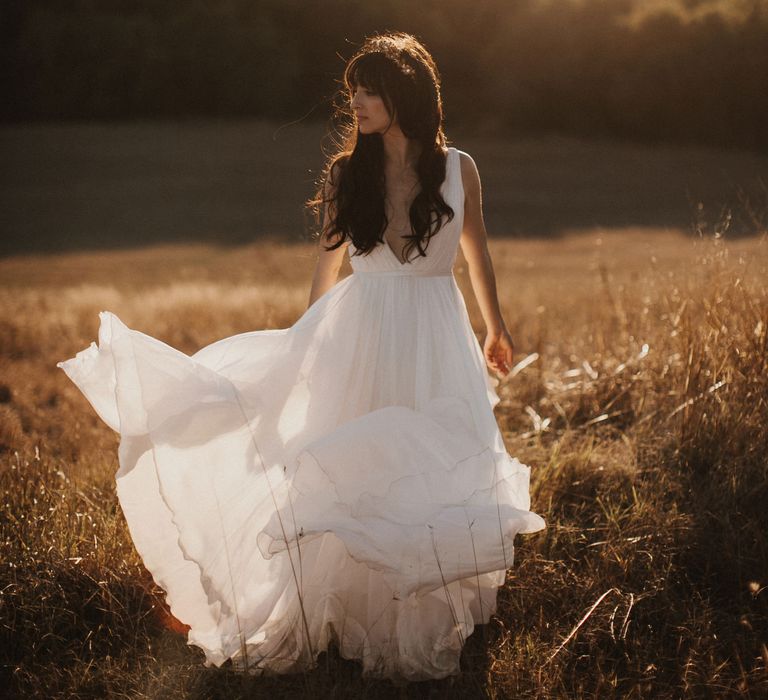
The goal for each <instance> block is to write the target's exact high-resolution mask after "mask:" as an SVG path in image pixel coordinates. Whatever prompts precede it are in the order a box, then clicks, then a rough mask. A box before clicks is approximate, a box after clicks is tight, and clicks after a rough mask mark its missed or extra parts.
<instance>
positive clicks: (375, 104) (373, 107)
mask: <svg viewBox="0 0 768 700" xmlns="http://www.w3.org/2000/svg"><path fill="white" fill-rule="evenodd" d="M349 104H350V108H351V109H352V111H353V112H354V113H355V117H356V118H357V124H358V129H359V130H360V132H361V133H363V134H374V133H377V132H379V133H385V132H386V131H387V129H388V128H389V127H390V123H389V122H390V116H389V112H387V107H386V105H385V104H384V100H383V99H382V98H381V95H377V94H376V93H375V92H373V91H372V90H368V89H366V88H364V87H363V86H362V85H357V86H353V87H352V88H351V89H350V102H349ZM393 125H394V124H393Z"/></svg>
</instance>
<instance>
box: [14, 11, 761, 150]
mask: <svg viewBox="0 0 768 700" xmlns="http://www.w3.org/2000/svg"><path fill="white" fill-rule="evenodd" d="M709 1H710V2H711V0H709ZM639 2H640V0H472V1H471V2H470V0H420V2H418V3H412V2H410V0H377V2H376V3H367V2H354V1H352V0H324V1H323V2H319V1H318V0H257V1H255V0H222V1H220V2H210V1H208V0H165V1H164V2H161V3H158V2H156V0H101V1H95V0H36V2H34V3H31V2H29V0H5V1H4V2H3V3H2V5H1V6H0V60H1V61H2V66H1V67H0V88H1V89H2V94H3V100H2V101H0V120H2V121H4V122H6V123H8V122H25V121H37V120H61V119H88V120H90V119H98V120H111V119H145V118H184V117H230V116H231V117H263V118H268V119H279V120H286V121H290V120H295V119H308V120H314V119H327V118H328V116H329V115H330V114H331V113H332V107H333V100H334V92H335V90H336V89H337V88H338V87H339V84H338V79H339V78H340V75H341V71H342V68H343V65H344V59H346V58H348V57H349V56H351V54H352V53H353V52H354V50H355V48H356V47H357V45H359V43H361V42H362V40H363V38H364V37H365V36H366V35H368V34H371V33H374V32H376V31H381V30H385V29H398V30H402V31H409V32H412V33H414V34H416V35H417V36H418V37H419V38H420V39H422V40H423V41H424V43H425V44H426V45H427V47H428V48H429V49H430V50H431V51H432V53H433V55H434V56H435V59H436V60H437V63H438V66H439V68H440V71H441V74H442V79H443V98H444V105H445V112H446V121H447V123H448V124H449V125H451V126H459V127H466V128H470V129H476V130H478V131H482V132H485V133H491V134H500V133H509V134H537V133H543V132H561V133H569V134H575V135H583V136H590V137H591V136H599V137H609V138H630V139H637V140H650V141H674V142H678V143H679V142H693V143H708V144H713V145H721V146H729V147H741V148H748V149H764V148H765V147H766V146H768V127H766V123H767V120H766V115H767V114H768V90H767V89H766V87H767V86H768V12H767V11H766V7H765V5H766V3H765V2H764V0H752V2H745V4H744V5H743V8H744V11H743V12H742V13H741V15H740V16H736V17H734V16H730V17H729V16H725V15H724V14H721V13H719V12H716V11H713V12H710V13H705V14H702V13H698V14H697V15H696V16H693V15H692V16H691V17H688V18H686V17H684V16H681V15H680V14H679V13H675V12H672V11H671V10H667V11H658V12H654V13H651V14H649V15H647V16H646V17H645V18H644V20H643V21H642V22H639V23H635V24H630V23H628V22H627V21H626V20H627V17H628V15H629V14H630V13H631V12H632V11H633V9H636V7H637V6H638V4H639ZM706 2H707V0H687V2H686V3H685V6H686V7H687V8H689V9H690V8H691V7H694V8H695V7H697V6H704V5H706Z"/></svg>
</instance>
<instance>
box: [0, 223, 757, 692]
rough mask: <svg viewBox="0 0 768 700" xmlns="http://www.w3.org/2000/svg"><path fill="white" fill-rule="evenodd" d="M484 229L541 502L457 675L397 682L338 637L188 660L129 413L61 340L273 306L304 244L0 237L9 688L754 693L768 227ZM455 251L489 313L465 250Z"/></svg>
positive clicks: (291, 294)
mask: <svg viewBox="0 0 768 700" xmlns="http://www.w3.org/2000/svg"><path fill="white" fill-rule="evenodd" d="M491 251H492V255H493V259H494V264H495V269H496V274H497V280H498V287H499V296H500V300H501V303H502V307H503V309H504V310H505V316H506V318H507V322H508V324H509V326H510V330H511V332H512V336H513V338H514V339H515V343H516V350H517V356H516V358H515V361H516V362H518V361H520V362H521V366H520V367H519V369H518V371H516V372H515V373H514V376H511V377H509V378H508V379H506V380H503V381H502V384H501V386H500V395H501V398H502V401H501V404H500V406H499V408H498V409H497V416H498V419H499V424H500V426H501V427H502V429H503V431H504V435H505V438H506V440H507V444H508V447H509V451H510V453H511V454H513V455H516V456H518V457H519V458H520V459H521V460H522V461H524V462H526V463H528V464H530V465H532V501H533V506H532V507H533V509H534V510H535V511H537V512H539V513H541V514H542V515H544V517H545V518H546V519H547V522H548V526H549V527H548V529H547V530H546V531H544V532H543V533H540V534H537V535H534V536H529V537H526V538H521V539H520V540H519V546H518V549H517V553H516V565H515V567H514V568H513V569H512V570H511V571H510V574H509V577H508V580H507V583H506V585H505V586H504V587H503V588H502V589H501V591H500V594H499V608H498V613H497V615H496V616H495V617H494V618H493V620H492V622H491V623H490V624H489V625H486V626H484V627H481V628H479V629H478V630H477V631H476V632H475V633H474V634H473V635H472V636H471V637H470V638H469V640H468V642H467V645H466V647H465V650H464V655H463V658H462V665H463V667H464V673H463V674H462V676H460V677H459V678H456V679H448V680H445V681H434V682H429V683H423V684H412V685H411V686H408V687H407V688H404V689H400V690H397V691H396V690H395V689H394V687H393V686H392V685H391V684H389V683H387V682H368V681H364V680H362V679H361V678H360V668H359V666H358V665H357V664H356V663H354V662H349V661H346V660H343V659H340V658H339V657H338V655H337V654H335V653H334V652H333V650H331V651H330V652H329V653H327V654H323V655H322V656H321V664H320V667H319V668H318V669H317V670H315V671H314V672H312V673H309V674H306V676H286V677H278V678H262V679H254V678H247V677H246V678H243V677H240V676H238V675H236V674H234V673H232V672H231V671H228V670H226V669H225V668H222V669H205V668H203V666H202V658H203V656H202V652H201V651H200V650H198V649H196V648H194V647H188V646H187V645H186V641H185V637H184V635H183V628H182V627H180V626H179V624H178V622H177V621H175V620H174V619H173V618H171V617H170V616H169V615H168V613H167V611H166V609H165V605H164V602H163V595H162V591H160V590H159V589H158V588H157V586H156V585H155V584H154V583H153V582H152V580H151V577H149V575H148V574H147V572H146V571H145V570H144V568H143V566H142V564H141V561H140V559H139V558H138V555H137V554H136V552H135V551H134V549H133V546H132V543H131V541H130V538H129V535H128V531H127V528H126V526H125V522H124V519H123V517H122V513H121V511H120V509H119V505H118V502H117V499H116V495H115V489H114V473H115V471H116V469H117V450H116V448H117V444H118V436H117V435H116V434H115V433H113V432H112V431H111V430H110V429H109V428H108V427H107V426H106V425H105V424H103V423H102V422H101V420H100V419H99V418H98V417H97V416H96V415H95V413H94V412H93V410H92V409H91V407H90V406H89V404H88V403H87V402H86V400H85V399H84V397H83V396H82V395H81V394H80V393H79V391H78V390H77V388H76V387H75V386H74V385H72V384H71V383H70V382H69V380H68V379H67V378H66V376H65V375H64V374H63V373H62V372H60V371H59V370H58V368H56V366H55V364H56V362H57V361H59V360H62V359H66V358H68V357H71V356H72V355H73V354H74V353H75V352H77V351H78V350H81V349H82V348H84V347H86V346H87V345H88V344H89V343H90V342H91V341H92V340H95V339H96V331H97V328H98V316H97V314H98V311H100V310H102V309H109V310H111V311H114V312H115V313H117V314H118V315H119V316H120V318H121V319H123V320H124V321H125V322H126V323H127V324H128V325H129V326H130V327H133V328H137V329H139V330H142V331H143V332H146V333H149V334H151V335H154V336H156V337H158V338H160V339H162V340H164V341H165V342H167V343H169V344H171V345H173V346H175V347H177V348H179V349H181V350H183V351H185V352H190V353H191V352H194V351H195V350H197V349H198V348H199V347H201V346H203V345H205V344H207V343H209V342H212V341H213V340H216V339H218V338H221V337H224V336H227V335H231V334H234V333H238V332H241V331H246V330H251V329H254V328H269V327H272V328H277V327H286V326H288V325H290V324H292V323H293V322H294V321H295V320H296V319H297V318H298V317H299V316H300V315H301V313H303V311H304V309H305V308H306V302H307V299H308V295H309V280H310V277H311V272H312V266H313V263H314V258H313V251H312V248H311V246H309V245H304V246H301V245H299V246H289V245H281V244H279V243H269V244H264V243H260V244H254V245H251V246H247V247H242V248H237V249H228V250H218V249H213V248H210V247H206V246H187V247H159V248H148V249H143V250H139V251H130V252H128V251H127V252H116V253H98V254H96V253H94V254H88V253H78V254H69V255H59V256H51V257H28V258H22V257H17V258H8V259H6V260H2V261H0V280H2V283H1V286H0V450H2V452H1V455H0V458H1V459H2V462H0V468H1V471H0V479H1V480H2V492H3V503H2V511H1V514H0V522H1V523H2V542H3V549H2V555H0V571H1V572H2V573H1V574H0V576H1V578H0V591H1V592H2V598H0V604H1V605H2V626H1V627H0V647H1V648H2V652H0V653H1V654H2V669H3V671H2V675H3V678H0V682H2V683H3V685H4V686H5V687H7V688H10V689H11V693H13V694H16V695H19V696H23V697H36V696H39V697H57V696H58V697H72V696H77V697H105V696H109V697H131V698H138V697H147V698H156V697H172V698H177V697H206V698H208V697H212V698H218V697H222V698H224V697H226V698H232V697H246V696H253V697H261V696H262V695H267V694H269V695H270V696H272V697H308V698H310V697H311V698H315V697H335V698H359V697H372V698H373V697H379V698H384V697H398V696H399V697H424V696H427V695H429V694H430V693H431V696H433V697H441V698H442V697H455V698H465V697H492V698H518V697H521V698H523V697H524V698H554V697H563V698H566V697H567V698H611V697H616V698H650V697H653V698H678V697H692V698H693V697H713V698H714V697H731V696H733V697H747V698H762V697H765V693H766V692H767V691H768V671H767V668H766V667H767V666H768V649H767V648H766V644H767V643H768V603H767V599H766V592H765V590H764V588H765V587H766V585H768V539H767V537H766V535H767V533H768V529H767V527H766V526H767V525H768V517H767V516H766V506H765V504H766V503H768V367H767V366H766V365H767V363H768V289H767V288H766V283H765V280H766V279H768V240H767V239H766V236H765V234H764V233H763V234H762V235H761V236H758V237H755V238H752V239H749V240H747V239H744V240H739V241H733V242H731V241H725V240H723V239H712V238H707V239H703V238H696V239H691V238H688V237H685V236H683V235H682V234H680V233H678V232H674V231H647V230H645V231H644V230H625V231H616V230H611V231H594V232H591V233H588V234H580V235H575V234H574V235H571V236H565V237H564V238H562V239H560V240H557V241H497V240H494V241H492V242H491ZM348 273H349V267H348V263H345V267H344V268H343V270H342V274H348ZM457 277H458V279H459V283H460V285H461V287H462V289H463V290H464V292H465V295H466V298H467V302H468V306H469V308H470V311H471V313H472V318H473V323H474V324H475V328H476V330H477V331H478V332H480V331H481V330H482V325H481V319H480V316H479V314H478V313H477V308H476V304H475V301H474V298H473V296H472V294H471V288H470V286H469V282H468V279H467V276H466V270H465V269H464V266H463V264H462V263H461V261H460V263H459V265H458V266H457ZM481 339H482V337H481ZM523 361H524V362H523ZM523 365H524V366H523Z"/></svg>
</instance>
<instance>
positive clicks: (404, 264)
mask: <svg viewBox="0 0 768 700" xmlns="http://www.w3.org/2000/svg"><path fill="white" fill-rule="evenodd" d="M452 149H453V146H449V147H448V148H447V149H446V153H445V179H444V180H443V182H442V184H441V185H440V189H441V190H442V189H443V187H445V183H446V182H448V176H449V172H448V168H449V159H450V157H451V150H452ZM399 238H405V236H399ZM381 239H382V243H383V244H384V245H385V246H386V248H387V250H388V251H389V252H390V253H391V254H392V257H393V258H394V259H395V261H396V262H397V264H398V265H399V266H400V267H405V266H406V265H408V264H411V263H409V261H408V260H406V261H405V262H403V261H402V260H400V258H399V257H398V255H397V253H395V251H394V250H392V246H391V245H389V241H387V239H386V237H385V236H383V235H382V237H381Z"/></svg>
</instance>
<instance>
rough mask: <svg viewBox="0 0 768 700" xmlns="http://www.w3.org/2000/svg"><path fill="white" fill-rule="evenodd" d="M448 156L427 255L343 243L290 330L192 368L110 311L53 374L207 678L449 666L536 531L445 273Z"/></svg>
mask: <svg viewBox="0 0 768 700" xmlns="http://www.w3.org/2000/svg"><path fill="white" fill-rule="evenodd" d="M460 153H461V152H460V151H458V150H457V149H456V148H453V147H451V148H449V149H448V151H447V165H446V179H445V181H444V182H443V184H442V189H441V192H442V195H443V197H444V198H445V200H446V202H447V203H448V204H449V205H450V206H451V207H452V208H453V210H454V214H455V216H454V218H453V219H452V220H451V221H450V222H447V223H445V224H444V226H443V227H442V228H441V229H440V230H439V232H438V233H437V234H436V235H435V236H434V237H433V238H432V239H431V240H430V241H429V245H428V247H427V250H426V253H427V254H426V257H423V256H418V257H415V258H413V261H412V262H406V263H403V262H401V261H400V260H399V259H398V257H397V256H396V255H395V253H394V252H393V250H392V249H391V248H390V247H389V245H388V244H387V243H386V241H383V242H382V243H381V244H380V245H379V246H377V247H376V248H375V249H374V251H372V252H371V253H370V254H369V255H367V256H364V255H354V253H355V247H354V244H351V243H350V244H349V247H348V249H347V250H348V254H349V256H350V258H349V259H350V263H351V266H352V269H353V274H351V275H349V276H347V277H346V278H344V279H342V280H341V281H339V282H338V283H336V284H335V285H334V286H333V287H332V288H330V289H329V290H328V291H327V292H326V293H325V294H324V295H322V296H321V297H320V298H318V299H317V300H316V301H315V303H314V304H312V306H310V307H309V308H308V309H307V311H306V312H305V313H304V314H303V315H302V316H301V317H300V318H299V319H298V320H297V321H296V322H295V323H294V324H293V325H292V326H291V327H290V328H283V329H276V330H255V331H251V332H246V333H240V334H237V335H233V336H231V337H227V338H224V339H222V340H219V341H217V342H214V343H212V344H211V345H208V346H206V347H204V348H202V349H201V350H199V351H198V352H196V353H195V354H193V355H191V356H190V355H186V354H185V353H183V352H180V351H179V350H176V349H175V348H173V347H171V346H169V345H167V344H166V343H163V342H162V341H160V340H158V339H156V338H154V337H152V336H149V335H146V334H144V333H142V332H140V331H138V330H134V329H131V328H128V327H127V326H126V325H125V324H123V323H122V322H121V321H120V319H119V318H118V317H117V316H116V315H115V314H113V313H111V312H109V311H102V312H100V313H99V318H100V327H99V330H98V341H99V342H98V345H97V344H96V343H95V342H92V343H91V345H90V346H89V347H88V348H86V349H84V350H82V351H80V352H78V353H77V355H76V356H75V357H73V358H71V359H69V360H66V361H63V362H59V363H57V367H60V368H61V369H63V370H64V372H65V373H66V374H67V376H68V377H69V378H70V379H71V380H72V381H73V382H74V383H75V384H76V386H77V387H78V388H79V389H80V390H81V391H82V393H83V394H84V395H85V397H86V399H87V400H88V401H89V402H90V404H91V405H92V407H93V408H94V409H95V411H96V412H97V413H98V415H99V416H100V417H101V418H102V419H103V420H104V422H106V423H107V425H109V426H110V427H111V428H112V429H113V430H115V431H117V432H119V434H120V445H119V451H118V455H119V465H120V466H119V470H118V472H117V475H116V481H117V495H118V497H119V501H120V505H121V507H122V510H123V512H124V514H125V518H126V521H127V524H128V527H129V531H130V534H131V537H132V539H133V541H134V543H135V546H136V549H137V550H138V552H139V554H140V556H141V557H142V560H143V562H144V565H145V566H146V568H147V569H148V570H149V572H150V573H151V574H152V576H153V578H154V580H155V581H156V582H157V584H158V585H159V586H161V587H162V589H163V590H164V591H165V593H166V601H167V603H168V605H169V607H170V610H171V612H172V614H173V615H174V616H175V617H176V618H178V620H180V621H181V622H183V623H186V624H187V625H189V626H190V629H189V632H188V640H187V642H188V644H190V645H194V646H196V647H199V648H200V649H202V651H203V652H204V653H205V662H204V663H205V665H206V666H221V665H222V664H224V662H226V661H228V660H231V664H232V666H233V667H234V668H235V669H239V670H247V671H249V672H251V673H255V674H261V673H267V674H275V673H294V672H299V671H303V670H307V669H311V668H313V667H315V666H316V665H317V655H318V654H319V653H320V652H321V651H324V650H326V649H327V647H328V644H329V642H330V641H331V640H334V641H335V643H336V644H337V646H338V649H339V652H340V654H341V655H342V656H343V657H345V658H348V659H358V660H360V662H361V663H362V673H363V675H364V676H366V677H379V678H390V679H393V680H397V681H399V682H405V681H414V680H426V679H434V678H443V677H445V676H448V675H455V674H458V673H459V668H460V667H459V660H460V655H461V650H462V647H463V644H464V642H465V640H466V638H467V637H468V636H469V635H470V634H471V633H472V631H473V629H474V626H475V625H476V624H482V623H485V622H487V621H488V619H489V618H490V616H491V615H492V614H493V613H494V612H495V610H496V597H497V591H498V588H499V586H501V585H502V584H503V583H504V580H505V573H506V570H507V569H508V568H509V567H510V566H511V565H512V562H513V555H514V545H513V540H514V538H515V536H516V535H517V534H518V533H532V532H536V531H538V530H541V529H542V528H543V527H544V521H543V520H542V518H541V517H540V516H538V515H536V514H535V513H533V512H530V510H529V508H530V499H529V472H530V470H529V467H528V466H526V465H524V464H522V463H520V462H519V461H518V460H517V459H516V458H514V457H511V456H510V455H509V454H508V453H507V451H506V448H505V445H504V442H503V440H502V436H501V433H500V431H499V428H498V425H497V422H496V418H495V415H494V412H493V408H494V406H496V404H497V403H498V401H499V397H498V394H497V393H496V390H495V388H496V386H498V380H496V379H493V378H492V377H491V376H490V375H489V374H488V372H487V369H486V365H485V361H484V358H483V353H482V350H481V348H480V345H479V343H478V340H477V338H476V336H475V334H474V332H473V330H472V327H471V325H470V321H469V317H468V314H467V309H466V305H465V301H464V298H463V296H462V294H461V291H460V290H459V288H458V286H457V284H456V280H455V278H454V276H453V273H452V270H453V265H454V262H455V260H456V255H457V250H458V244H459V237H460V234H461V229H462V222H463V216H464V192H463V187H462V181H461V171H460V160H459V159H460Z"/></svg>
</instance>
